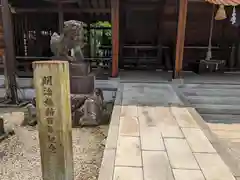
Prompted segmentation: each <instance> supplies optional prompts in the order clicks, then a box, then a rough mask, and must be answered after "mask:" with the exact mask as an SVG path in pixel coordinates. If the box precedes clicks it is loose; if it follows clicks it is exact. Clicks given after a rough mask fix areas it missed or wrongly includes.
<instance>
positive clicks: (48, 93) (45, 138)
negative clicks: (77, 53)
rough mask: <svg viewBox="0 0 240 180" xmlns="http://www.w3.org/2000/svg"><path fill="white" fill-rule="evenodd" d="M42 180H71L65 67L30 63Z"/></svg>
mask: <svg viewBox="0 0 240 180" xmlns="http://www.w3.org/2000/svg"><path fill="white" fill-rule="evenodd" d="M33 72H34V76H33V77H34V86H35V89H36V102H37V117H38V130H39V142H40V152H41V163H42V175H43V177H42V178H43V180H60V179H61V180H63V179H64V180H73V179H74V178H73V152H72V116H71V104H70V83H69V63H68V62H67V61H36V62H34V63H33Z"/></svg>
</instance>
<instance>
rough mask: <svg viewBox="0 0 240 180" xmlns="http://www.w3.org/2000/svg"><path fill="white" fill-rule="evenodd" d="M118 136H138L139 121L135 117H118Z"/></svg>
mask: <svg viewBox="0 0 240 180" xmlns="http://www.w3.org/2000/svg"><path fill="white" fill-rule="evenodd" d="M119 135H120V136H140V133H139V122H138V118H137V117H129V116H126V117H121V118H120V128H119Z"/></svg>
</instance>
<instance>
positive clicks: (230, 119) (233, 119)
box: [200, 114, 240, 124]
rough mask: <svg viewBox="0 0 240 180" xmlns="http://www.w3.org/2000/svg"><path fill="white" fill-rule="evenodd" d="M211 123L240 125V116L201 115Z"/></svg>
mask: <svg viewBox="0 0 240 180" xmlns="http://www.w3.org/2000/svg"><path fill="white" fill-rule="evenodd" d="M200 115H201V116H202V118H203V119H204V120H205V121H206V122H209V123H223V124H232V123H240V115H232V114H200Z"/></svg>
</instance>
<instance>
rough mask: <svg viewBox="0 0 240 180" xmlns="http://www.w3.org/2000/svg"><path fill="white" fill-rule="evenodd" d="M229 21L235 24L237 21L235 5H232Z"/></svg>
mask: <svg viewBox="0 0 240 180" xmlns="http://www.w3.org/2000/svg"><path fill="white" fill-rule="evenodd" d="M231 22H232V25H234V24H236V22H237V13H236V7H235V6H234V7H233V12H232V18H231Z"/></svg>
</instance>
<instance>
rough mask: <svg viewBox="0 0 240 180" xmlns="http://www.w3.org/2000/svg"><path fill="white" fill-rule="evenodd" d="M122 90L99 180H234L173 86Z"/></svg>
mask: <svg viewBox="0 0 240 180" xmlns="http://www.w3.org/2000/svg"><path fill="white" fill-rule="evenodd" d="M121 89H122V91H123V93H122V94H121V93H120V92H121V90H120V91H119V92H118V94H117V99H116V102H115V107H114V110H113V115H112V121H111V124H110V127H109V133H108V139H107V143H106V148H105V151H104V158H103V161H102V166H101V170H100V174H99V179H98V180H235V177H234V176H233V174H232V173H231V171H230V169H229V168H228V166H227V165H226V164H225V163H224V161H223V160H222V159H221V157H220V155H219V154H218V153H217V151H216V150H215V149H214V148H213V146H212V144H211V143H210V141H209V140H208V138H207V137H206V136H205V134H204V133H203V131H202V130H201V128H200V127H199V126H198V124H197V123H196V122H195V120H194V119H193V118H192V116H191V115H190V113H189V112H188V109H187V108H184V107H180V106H178V105H180V104H181V102H180V100H179V99H178V97H177V95H176V94H175V93H174V91H173V89H172V88H171V86H170V85H167V84H166V85H160V84H130V83H129V84H123V85H122V87H121Z"/></svg>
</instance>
